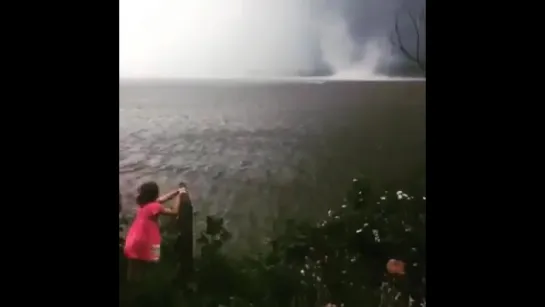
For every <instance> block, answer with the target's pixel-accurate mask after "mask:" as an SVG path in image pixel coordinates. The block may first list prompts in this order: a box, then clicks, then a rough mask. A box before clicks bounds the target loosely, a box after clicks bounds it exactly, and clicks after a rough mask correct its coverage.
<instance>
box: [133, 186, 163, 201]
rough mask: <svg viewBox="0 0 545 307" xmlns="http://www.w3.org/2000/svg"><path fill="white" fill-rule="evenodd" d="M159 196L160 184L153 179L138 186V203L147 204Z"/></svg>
mask: <svg viewBox="0 0 545 307" xmlns="http://www.w3.org/2000/svg"><path fill="white" fill-rule="evenodd" d="M157 198H159V186H158V185H157V183H155V182H153V181H149V182H146V183H143V184H142V185H141V186H139V187H138V196H136V203H137V204H138V205H139V206H143V205H147V204H149V203H151V202H154V201H156V200H157Z"/></svg>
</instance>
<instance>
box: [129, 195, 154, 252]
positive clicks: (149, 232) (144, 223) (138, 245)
mask: <svg viewBox="0 0 545 307" xmlns="http://www.w3.org/2000/svg"><path fill="white" fill-rule="evenodd" d="M161 209H162V206H161V204H159V203H158V202H152V203H149V204H147V205H144V206H142V207H140V208H138V210H137V212H136V217H135V219H134V221H133V223H132V225H131V227H130V228H129V230H128V232H127V237H126V239H125V256H127V258H130V259H137V260H144V261H158V260H159V250H160V244H161V233H160V231H159V224H158V222H157V218H158V217H159V213H160V212H161Z"/></svg>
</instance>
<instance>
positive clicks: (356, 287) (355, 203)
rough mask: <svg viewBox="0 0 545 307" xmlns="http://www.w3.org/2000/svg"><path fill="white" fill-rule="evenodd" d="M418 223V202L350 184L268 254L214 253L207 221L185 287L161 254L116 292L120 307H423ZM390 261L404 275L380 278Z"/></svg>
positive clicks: (213, 221)
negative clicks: (338, 202) (148, 273)
mask: <svg viewBox="0 0 545 307" xmlns="http://www.w3.org/2000/svg"><path fill="white" fill-rule="evenodd" d="M425 223H426V201H425V197H424V196H423V195H420V196H418V197H416V196H409V195H408V194H407V193H405V192H403V191H397V192H384V193H381V194H373V190H372V189H371V187H370V185H369V183H368V182H367V181H365V180H357V179H354V181H353V185H352V187H351V189H350V191H349V192H348V193H347V196H346V199H345V200H344V202H343V203H342V206H341V207H340V208H339V209H338V210H329V211H328V212H327V217H326V218H325V219H324V220H323V221H320V222H319V223H317V224H316V225H309V224H300V223H297V222H295V221H293V220H290V221H288V222H287V224H286V227H285V232H284V233H283V234H282V235H280V236H278V237H277V238H276V239H275V240H273V241H272V242H271V248H270V251H268V252H267V253H256V254H254V255H248V256H247V257H243V258H238V259H233V258H230V257H228V256H227V255H225V254H224V253H223V252H222V246H223V244H224V243H225V242H226V241H227V240H229V239H230V234H229V232H228V231H227V229H225V227H224V225H223V220H222V219H219V218H214V217H210V216H209V217H207V220H206V224H207V227H206V230H205V231H203V232H202V233H201V234H200V235H199V236H198V239H197V243H198V246H199V247H200V256H199V257H198V258H197V259H195V274H194V277H193V279H192V280H191V281H190V282H189V283H186V284H179V283H176V282H173V281H172V280H174V276H173V272H176V269H175V268H176V266H177V264H176V263H175V261H169V260H170V259H175V257H171V256H169V255H168V253H175V252H176V251H175V249H168V250H167V251H166V253H167V255H165V257H164V259H163V260H162V263H161V264H160V265H159V266H160V267H159V268H157V272H156V273H157V274H156V275H154V277H153V278H151V277H150V279H149V280H148V283H147V284H144V285H139V286H138V287H136V286H134V285H122V288H124V290H125V291H122V293H123V292H126V293H130V294H129V295H128V296H131V297H132V299H126V300H125V301H123V302H121V303H122V304H121V306H154V307H158V306H210V307H212V306H214V307H216V306H232V307H243V306H260V307H268V306H305V307H306V306H308V307H311V306H325V305H326V304H327V303H330V302H332V303H335V304H336V305H337V306H341V304H344V306H348V307H349V306H381V307H383V306H384V307H386V306H421V305H424V306H425V270H426V258H425V254H426V251H425V248H426V237H425ZM167 237H168V236H167ZM167 246H168V244H167ZM391 258H395V259H400V260H403V261H404V262H405V263H406V264H407V266H406V275H404V276H401V277H400V276H389V275H388V274H386V270H385V268H386V263H387V261H388V259H391ZM120 262H121V263H123V262H124V259H123V258H122V257H121V256H120ZM120 274H121V273H120ZM174 274H175V273H174ZM122 279H123V278H122V277H121V280H122ZM136 293H138V294H136Z"/></svg>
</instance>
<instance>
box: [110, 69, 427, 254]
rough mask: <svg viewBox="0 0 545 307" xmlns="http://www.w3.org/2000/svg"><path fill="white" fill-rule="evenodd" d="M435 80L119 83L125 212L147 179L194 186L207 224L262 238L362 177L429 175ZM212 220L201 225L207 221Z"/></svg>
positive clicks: (336, 200)
mask: <svg viewBox="0 0 545 307" xmlns="http://www.w3.org/2000/svg"><path fill="white" fill-rule="evenodd" d="M425 86H426V84H425V81H368V82H363V81H360V82H356V81H353V82H347V81H343V82H340V81H339V82H304V81H293V80H291V81H286V82H278V81H277V82H244V81H238V82H235V81H193V82H190V81H183V82H182V81H180V82H168V83H167V82H129V83H123V84H120V94H119V95H120V107H119V108H120V110H119V111H120V129H119V147H120V151H119V169H120V171H119V181H120V187H121V190H122V192H123V194H124V207H125V210H127V211H130V210H131V208H133V206H134V204H133V201H132V199H133V198H134V196H133V194H132V192H133V191H134V190H135V188H136V186H137V185H138V183H140V182H142V181H144V180H156V181H158V182H159V183H160V184H161V186H162V187H165V188H168V187H175V186H176V184H177V183H178V182H179V181H186V182H187V183H188V185H189V189H190V191H191V196H192V199H193V201H194V204H195V209H196V210H197V211H198V212H199V217H197V220H198V221H199V223H202V221H203V220H204V216H206V215H209V214H215V215H219V216H223V217H224V218H225V220H226V222H227V227H228V229H229V230H230V231H232V232H233V234H234V237H235V239H239V241H247V242H250V243H248V244H255V243H256V242H255V241H256V240H261V239H260V238H262V237H264V234H265V235H268V234H270V233H272V232H273V229H274V227H276V226H277V225H278V223H280V222H281V221H284V220H285V219H287V218H292V217H295V218H298V219H309V220H315V219H316V218H319V217H321V216H324V214H326V212H327V209H328V208H330V207H336V206H339V205H340V203H341V200H342V198H343V195H344V193H345V192H346V190H347V188H348V187H349V186H350V181H351V180H352V178H353V177H354V176H356V175H358V174H365V175H366V176H368V177H370V178H373V180H374V181H375V182H377V183H380V184H384V185H392V186H400V187H402V186H404V185H413V184H415V183H419V184H422V183H424V182H425V168H426V164H425V142H426V137H425ZM199 225H200V226H201V227H202V224H199Z"/></svg>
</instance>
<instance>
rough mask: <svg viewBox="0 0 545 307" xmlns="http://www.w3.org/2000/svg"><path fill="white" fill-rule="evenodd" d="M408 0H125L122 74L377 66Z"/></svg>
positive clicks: (415, 2) (417, 1) (362, 70)
mask: <svg viewBox="0 0 545 307" xmlns="http://www.w3.org/2000/svg"><path fill="white" fill-rule="evenodd" d="M401 1H403V0H328V1H326V0H120V1H119V10H120V16H119V20H120V21H119V72H120V77H121V78H154V77H163V78H169V77H215V76H247V75H248V74H254V73H261V74H266V75H286V74H292V73H294V72H298V71H312V70H313V69H316V67H317V66H320V65H321V64H320V63H323V62H325V63H327V64H328V66H330V67H332V68H333V69H334V70H335V72H336V73H341V72H344V71H351V72H354V71H355V73H356V74H358V73H359V74H361V75H362V76H363V75H365V74H371V73H372V71H373V69H374V67H375V66H376V65H377V63H378V62H380V61H389V60H391V58H392V56H395V53H392V50H391V48H390V45H389V39H388V37H389V35H390V33H391V31H392V28H393V22H394V12H395V11H396V9H398V8H399V7H400V5H401ZM410 1H411V3H410V5H409V7H411V8H417V7H418V6H420V5H422V3H423V1H424V0H410ZM405 2H407V1H405ZM404 5H407V3H405V4H404Z"/></svg>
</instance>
